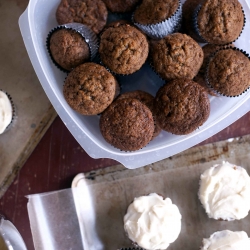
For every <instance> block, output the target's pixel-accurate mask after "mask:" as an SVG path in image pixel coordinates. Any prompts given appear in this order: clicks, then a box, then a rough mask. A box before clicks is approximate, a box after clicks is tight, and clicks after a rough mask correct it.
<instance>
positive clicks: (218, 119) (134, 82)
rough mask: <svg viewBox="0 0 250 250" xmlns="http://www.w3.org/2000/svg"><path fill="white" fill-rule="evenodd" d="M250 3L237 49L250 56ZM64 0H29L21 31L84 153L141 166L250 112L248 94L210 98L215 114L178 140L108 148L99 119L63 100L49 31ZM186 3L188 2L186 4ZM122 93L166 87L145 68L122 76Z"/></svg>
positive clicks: (164, 138) (166, 136)
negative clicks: (51, 55)
mask: <svg viewBox="0 0 250 250" xmlns="http://www.w3.org/2000/svg"><path fill="white" fill-rule="evenodd" d="M247 1H248V0H240V2H241V4H242V6H243V9H244V11H245V15H246V25H245V28H244V31H243V33H242V35H241V36H240V38H239V39H238V40H237V41H236V42H235V43H234V44H235V46H236V47H239V48H241V49H243V50H245V51H246V52H247V53H250V34H249V32H248V31H249V30H250V6H249V3H247ZM59 2H60V0H43V1H41V0H30V2H29V5H28V7H27V9H26V10H25V12H24V13H23V14H22V15H21V17H20V19H19V25H20V29H21V33H22V36H23V39H24V43H25V46H26V49H27V52H28V54H29V57H30V60H31V62H32V64H33V67H34V69H35V71H36V74H37V76H38V78H39V80H40V83H41V85H42V87H43V88H44V91H45V92H46V94H47V96H48V98H49V99H50V101H51V103H52V104H53V106H54V108H55V110H56V111H57V113H58V114H59V116H60V117H61V119H62V120H63V122H64V123H65V125H66V126H67V128H68V129H69V130H70V132H71V133H72V135H73V136H74V137H75V139H76V140H77V141H78V142H79V144H80V145H81V146H82V147H83V148H84V150H85V151H86V152H87V153H88V154H89V155H90V156H91V157H93V158H111V159H114V160H117V161H119V162H121V163H122V164H123V165H124V166H125V167H127V168H131V169H134V168H138V167H141V166H144V165H147V164H150V163H153V162H156V161H159V160H162V159H164V158H167V157H170V156H172V155H174V154H177V153H179V152H181V151H183V150H186V149H188V148H190V147H192V146H194V145H196V144H198V143H199V142H201V141H203V140H205V139H207V138H209V137H211V136H212V135H214V134H216V133H217V132H219V131H221V130H222V129H224V128H225V127H227V126H229V125H230V124H231V123H233V122H235V121H236V120H237V119H239V118H240V117H241V116H243V115H244V114H245V113H246V112H247V111H249V110H250V100H249V99H250V91H248V92H247V93H245V94H243V95H241V96H239V97H236V98H227V97H210V101H211V114H210V117H209V119H208V120H207V121H206V123H205V124H204V125H203V126H201V127H200V128H199V129H197V130H196V131H194V132H193V133H191V134H189V135H185V136H176V135H172V134H170V133H167V132H161V134H160V135H159V136H158V137H157V138H156V139H154V140H153V141H152V142H150V143H149V144H148V145H147V146H146V147H144V148H143V149H141V150H138V151H135V152H123V151H120V150H119V149H116V148H114V147H113V146H111V145H109V144H108V143H107V142H106V141H105V140H104V139H103V137H102V135H101V133H100V130H99V118H100V117H99V116H92V117H90V116H82V115H80V114H78V113H76V112H75V111H74V110H72V109H71V108H70V107H69V105H68V104H67V103H66V101H65V99H64V97H63V92H62V89H63V82H64V79H65V77H66V74H65V73H63V72H61V71H59V70H58V69H57V68H56V66H54V65H53V63H52V61H51V60H50V58H49V55H48V53H47V50H46V37H47V34H48V32H49V31H50V30H51V29H52V28H53V27H55V26H56V25H57V22H56V18H55V12H56V9H57V6H58V4H59ZM182 2H184V1H183V0H182ZM118 80H119V81H120V83H121V84H122V89H123V91H128V90H131V91H132V90H135V89H141V90H145V91H148V92H150V93H151V94H153V95H154V94H155V93H156V92H157V90H158V89H159V87H160V86H161V85H162V84H163V83H164V82H163V81H162V80H161V79H160V78H159V77H158V76H157V75H156V74H155V73H154V72H153V71H152V70H151V68H150V66H149V65H148V64H145V65H144V66H143V68H142V69H141V70H140V71H138V72H136V73H135V74H133V75H131V76H126V77H120V78H119V79H118Z"/></svg>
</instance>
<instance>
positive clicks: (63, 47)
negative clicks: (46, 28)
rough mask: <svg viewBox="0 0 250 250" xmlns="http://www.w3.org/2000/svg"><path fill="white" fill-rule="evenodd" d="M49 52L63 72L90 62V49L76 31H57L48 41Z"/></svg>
mask: <svg viewBox="0 0 250 250" xmlns="http://www.w3.org/2000/svg"><path fill="white" fill-rule="evenodd" d="M49 50H50V53H51V56H52V58H53V59H54V60H55V62H56V63H57V64H58V65H59V66H60V67H62V68H63V69H65V70H68V71H70V70H72V69H73V68H75V67H76V66H78V65H80V64H82V63H84V62H86V61H88V60H90V49H89V45H88V44H87V43H86V41H85V39H84V38H83V37H82V36H81V35H80V34H79V33H78V32H76V31H74V30H70V29H59V30H56V31H55V32H53V33H52V35H51V37H50V39H49Z"/></svg>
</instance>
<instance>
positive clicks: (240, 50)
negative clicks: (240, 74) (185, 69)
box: [205, 46, 250, 97]
mask: <svg viewBox="0 0 250 250" xmlns="http://www.w3.org/2000/svg"><path fill="white" fill-rule="evenodd" d="M228 49H232V50H237V51H239V52H241V53H242V54H244V55H245V56H246V57H247V58H248V59H249V60H250V56H249V54H247V53H246V51H244V50H242V49H239V48H236V47H230V46H228V47H223V48H221V49H219V50H217V51H216V52H215V53H213V54H212V55H211V56H210V59H209V60H208V63H207V67H206V72H205V80H206V84H207V87H208V88H209V89H210V90H211V91H212V92H213V93H214V94H215V95H216V96H225V97H239V96H241V95H242V94H244V93H246V92H247V91H248V90H249V89H250V86H249V87H247V88H246V89H245V90H244V91H243V92H242V93H241V94H239V95H235V96H229V95H225V94H223V93H221V92H219V91H217V90H215V89H214V88H213V86H212V85H211V83H210V81H209V76H208V75H209V73H208V71H209V64H210V62H211V60H212V58H213V57H214V56H215V55H216V53H218V52H219V51H221V50H228Z"/></svg>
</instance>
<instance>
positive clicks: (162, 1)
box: [134, 0, 179, 25]
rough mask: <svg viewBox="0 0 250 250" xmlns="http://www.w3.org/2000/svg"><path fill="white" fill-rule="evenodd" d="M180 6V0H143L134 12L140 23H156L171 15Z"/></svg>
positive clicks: (136, 19) (135, 19) (136, 20)
mask: <svg viewBox="0 0 250 250" xmlns="http://www.w3.org/2000/svg"><path fill="white" fill-rule="evenodd" d="M178 6H179V0H143V1H142V4H141V5H140V6H139V7H138V8H137V9H136V11H135V13H134V21H135V22H137V23H140V24H144V25H146V24H156V23H159V22H161V21H164V20H166V19H168V18H169V17H171V16H172V15H173V14H174V13H175V11H176V10H177V8H178Z"/></svg>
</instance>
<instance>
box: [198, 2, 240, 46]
mask: <svg viewBox="0 0 250 250" xmlns="http://www.w3.org/2000/svg"><path fill="white" fill-rule="evenodd" d="M196 21H197V28H198V32H199V34H200V35H201V37H202V38H204V39H205V40H206V41H207V42H208V43H211V44H228V43H231V42H233V41H235V40H236V39H237V38H238V37H239V35H240V33H241V31H242V29H243V25H244V14H243V11H242V6H241V4H240V2H239V1H238V0H220V1H218V0H205V1H204V2H203V3H202V4H201V8H200V10H199V11H198V15H197V18H196Z"/></svg>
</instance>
